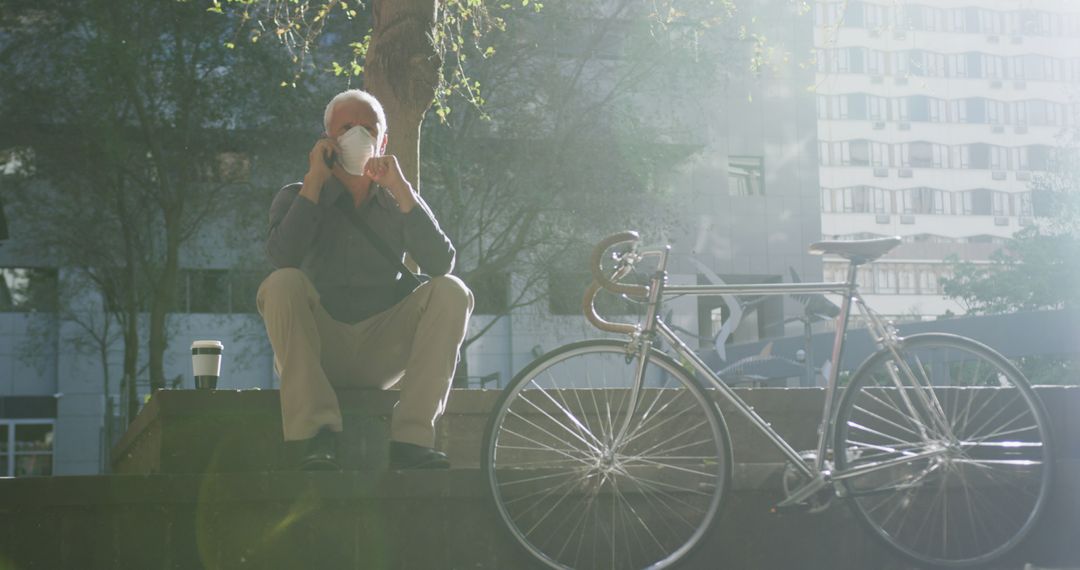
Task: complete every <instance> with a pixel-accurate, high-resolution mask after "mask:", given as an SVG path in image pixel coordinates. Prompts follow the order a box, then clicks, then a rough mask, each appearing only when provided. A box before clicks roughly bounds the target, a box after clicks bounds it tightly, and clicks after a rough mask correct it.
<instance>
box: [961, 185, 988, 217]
mask: <svg viewBox="0 0 1080 570" xmlns="http://www.w3.org/2000/svg"><path fill="white" fill-rule="evenodd" d="M992 194H993V192H992V191H990V190H987V189H986V188H979V189H976V190H972V191H970V192H965V193H964V198H965V204H964V205H965V208H964V213H965V214H972V215H975V216H989V215H990V214H991V213H992V211H993V207H992V200H993V198H992Z"/></svg>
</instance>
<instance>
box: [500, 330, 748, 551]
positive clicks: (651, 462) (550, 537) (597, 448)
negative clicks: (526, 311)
mask: <svg viewBox="0 0 1080 570" xmlns="http://www.w3.org/2000/svg"><path fill="white" fill-rule="evenodd" d="M626 355H627V343H626V342H620V341H616V340H588V341H582V342H577V343H573V344H569V345H566V346H563V347H561V348H558V349H556V350H554V351H552V352H550V353H548V354H546V355H544V356H541V357H540V358H538V359H537V360H535V361H534V362H533V363H531V364H530V365H528V366H527V367H526V368H525V369H524V370H522V371H521V372H520V373H519V374H518V375H517V376H516V377H515V378H514V379H513V380H512V381H511V382H510V384H509V385H508V386H507V387H506V388H505V389H504V391H503V393H502V395H501V396H500V398H499V400H498V403H497V405H496V408H495V410H494V412H493V413H492V414H491V418H490V420H489V422H488V426H487V429H486V430H485V436H484V449H483V454H482V459H481V463H482V469H481V470H482V472H483V474H484V479H485V484H486V487H487V488H488V489H489V491H490V493H491V496H492V498H493V500H494V503H495V506H496V508H497V510H498V512H499V516H500V518H501V520H502V521H503V522H504V523H505V524H504V526H505V528H506V529H507V530H508V531H509V533H510V534H511V535H512V536H513V537H514V539H515V540H516V542H517V543H518V544H519V545H521V546H522V547H523V548H524V549H525V550H526V551H527V552H528V553H529V554H531V555H532V556H533V557H535V558H536V559H537V560H539V561H540V562H542V563H543V564H545V565H547V566H548V567H551V568H579V569H581V568H666V567H670V566H671V565H673V564H676V563H677V562H678V561H679V560H681V559H684V558H685V557H686V556H687V555H688V554H689V553H690V552H691V551H692V550H693V549H694V548H695V547H696V546H697V545H698V544H700V542H701V540H702V539H703V538H704V537H705V536H707V535H708V532H709V530H710V529H711V528H712V525H713V524H714V522H715V520H716V514H717V513H718V512H719V510H720V508H721V506H722V504H723V500H724V497H725V496H726V494H727V488H728V486H729V485H730V484H731V480H732V460H731V441H730V438H729V435H728V431H727V426H726V425H725V424H724V420H723V417H722V416H721V414H720V411H719V408H718V407H717V406H716V404H715V402H714V401H713V399H712V398H711V397H709V395H708V394H707V393H706V392H705V391H704V390H703V389H702V388H701V387H700V386H699V385H698V383H697V382H696V381H695V380H694V378H693V376H691V375H690V374H689V373H688V372H687V371H686V370H684V369H683V368H682V367H680V366H679V365H678V364H677V363H675V361H673V360H672V359H671V358H669V357H668V356H666V355H664V354H663V353H661V352H659V351H656V350H655V349H654V350H653V351H652V352H651V353H650V357H649V363H648V368H647V370H646V372H647V375H646V379H647V381H646V385H647V387H646V388H643V390H642V393H641V398H640V399H639V402H638V405H637V406H636V407H635V410H634V414H632V415H631V422H630V423H629V428H628V429H627V431H626V433H627V437H626V438H625V443H624V444H623V445H621V446H619V447H618V448H616V449H614V450H613V451H612V452H610V453H608V454H606V455H605V453H604V452H605V451H608V450H609V449H610V444H611V442H612V441H613V440H614V439H615V434H616V433H617V432H618V431H619V430H618V429H617V428H618V426H620V425H621V424H622V421H623V420H624V419H625V410H624V409H625V408H626V407H627V404H628V402H627V400H628V399H629V398H628V397H627V396H628V394H629V390H628V388H629V387H630V383H631V382H632V380H633V378H634V375H633V373H634V371H635V368H636V364H637V358H636V357H634V358H631V359H627V358H626ZM597 376H599V377H597ZM605 445H607V446H608V447H607V448H605ZM672 453H678V455H671V454H672ZM575 495H577V497H575ZM572 497H573V499H574V500H569V501H568V500H567V499H568V498H572ZM525 501H528V502H525ZM556 511H558V512H556Z"/></svg>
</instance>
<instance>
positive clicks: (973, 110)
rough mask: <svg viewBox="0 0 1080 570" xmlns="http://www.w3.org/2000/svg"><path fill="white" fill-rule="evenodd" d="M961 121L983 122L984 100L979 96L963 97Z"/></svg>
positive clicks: (984, 113)
mask: <svg viewBox="0 0 1080 570" xmlns="http://www.w3.org/2000/svg"><path fill="white" fill-rule="evenodd" d="M962 107H963V111H964V114H963V117H964V118H963V120H961V122H963V123H985V122H986V101H985V100H984V99H980V98H972V99H965V100H964V101H963V105H962Z"/></svg>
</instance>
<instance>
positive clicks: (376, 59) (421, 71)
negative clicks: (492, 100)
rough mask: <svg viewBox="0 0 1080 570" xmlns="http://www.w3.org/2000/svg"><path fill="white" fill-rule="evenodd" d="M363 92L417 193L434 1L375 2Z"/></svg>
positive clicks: (435, 78)
mask: <svg viewBox="0 0 1080 570" xmlns="http://www.w3.org/2000/svg"><path fill="white" fill-rule="evenodd" d="M372 15H373V25H372V31H371V45H370V47H369V48H368V52H367V59H366V61H365V62H364V88H365V89H366V90H367V91H369V92H370V93H371V94H372V95H374V96H375V98H377V99H378V100H379V102H380V103H382V106H383V109H384V110H385V111H386V122H387V127H388V132H389V133H390V139H389V141H388V143H387V149H386V152H387V154H391V155H394V156H396V157H397V159H398V162H399V163H400V164H401V171H402V173H403V174H404V175H405V178H406V179H407V180H408V181H409V182H410V183H411V184H412V185H413V188H416V189H417V190H419V189H420V124H421V122H423V120H424V114H425V113H427V110H428V109H429V108H430V107H431V103H432V101H434V100H435V89H436V87H437V86H438V84H439V67H440V64H441V62H440V60H439V57H438V54H436V53H435V48H434V46H432V44H431V40H430V39H429V38H430V37H432V36H433V35H434V33H435V19H436V17H437V16H438V1H437V0H375V2H374V3H373V5H372Z"/></svg>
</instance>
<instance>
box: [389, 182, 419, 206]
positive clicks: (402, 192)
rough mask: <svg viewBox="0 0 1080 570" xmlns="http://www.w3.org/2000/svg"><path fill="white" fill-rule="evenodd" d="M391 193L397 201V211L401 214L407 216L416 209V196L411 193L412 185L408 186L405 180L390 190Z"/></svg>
mask: <svg viewBox="0 0 1080 570" xmlns="http://www.w3.org/2000/svg"><path fill="white" fill-rule="evenodd" d="M391 193H392V194H393V195H394V197H395V198H396V199H397V203H398V209H399V210H401V213H402V214H408V213H409V212H411V211H412V209H413V208H415V207H416V195H415V194H414V193H413V187H412V184H409V182H408V181H407V180H406V181H404V182H402V183H401V184H400V185H397V188H395V189H392V190H391Z"/></svg>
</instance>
